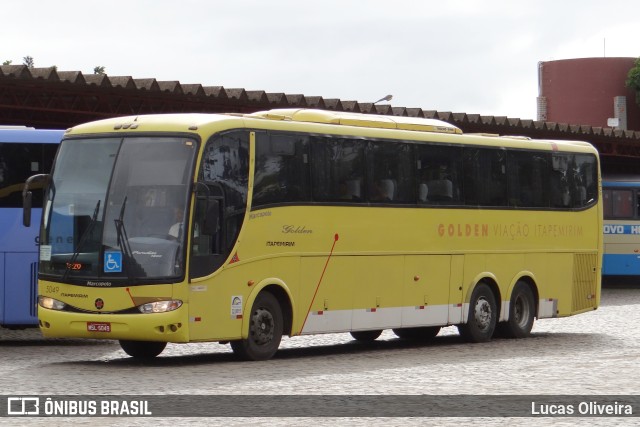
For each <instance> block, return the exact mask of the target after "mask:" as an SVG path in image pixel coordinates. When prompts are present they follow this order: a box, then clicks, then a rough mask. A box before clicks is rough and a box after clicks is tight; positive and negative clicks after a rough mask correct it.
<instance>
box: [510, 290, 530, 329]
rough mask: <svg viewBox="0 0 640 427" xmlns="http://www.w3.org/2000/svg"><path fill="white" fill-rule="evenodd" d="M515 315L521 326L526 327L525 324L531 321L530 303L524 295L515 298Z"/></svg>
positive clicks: (517, 322) (516, 321)
mask: <svg viewBox="0 0 640 427" xmlns="http://www.w3.org/2000/svg"><path fill="white" fill-rule="evenodd" d="M513 309H514V310H513V311H514V313H513V317H514V320H515V323H516V324H517V325H518V326H519V327H520V328H524V327H525V326H527V323H528V322H529V315H530V312H529V310H530V307H529V304H527V301H526V300H525V299H524V298H523V297H522V296H518V297H517V298H516V300H515V305H514V307H513Z"/></svg>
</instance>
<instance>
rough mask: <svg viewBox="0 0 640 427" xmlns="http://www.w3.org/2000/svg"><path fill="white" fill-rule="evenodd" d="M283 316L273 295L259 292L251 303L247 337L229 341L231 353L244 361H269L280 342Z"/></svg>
mask: <svg viewBox="0 0 640 427" xmlns="http://www.w3.org/2000/svg"><path fill="white" fill-rule="evenodd" d="M283 324H284V322H283V316H282V309H281V308H280V303H279V302H278V300H277V299H276V297H275V296H273V294H271V293H269V292H261V293H260V294H259V295H258V297H257V298H256V300H255V302H254V303H253V307H252V308H251V315H250V317H249V337H248V338H247V339H242V340H236V341H231V348H232V349H233V352H234V353H235V354H236V355H237V356H238V357H240V358H241V359H244V360H267V359H271V357H273V355H274V354H276V351H278V347H279V346H280V340H282V331H283Z"/></svg>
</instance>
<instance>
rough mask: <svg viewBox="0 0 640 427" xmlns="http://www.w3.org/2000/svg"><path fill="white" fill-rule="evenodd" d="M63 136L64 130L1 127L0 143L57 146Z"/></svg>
mask: <svg viewBox="0 0 640 427" xmlns="http://www.w3.org/2000/svg"><path fill="white" fill-rule="evenodd" d="M63 135H64V131H63V130H49V129H47V130H44V129H33V128H26V127H25V128H14V127H11V128H2V127H0V143H12V142H13V143H35V144H38V143H40V144H43V143H44V144H57V143H59V142H60V140H61V139H62V136H63Z"/></svg>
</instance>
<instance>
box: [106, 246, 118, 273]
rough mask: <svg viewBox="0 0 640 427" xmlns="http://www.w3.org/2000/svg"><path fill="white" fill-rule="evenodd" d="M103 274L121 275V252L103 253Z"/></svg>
mask: <svg viewBox="0 0 640 427" xmlns="http://www.w3.org/2000/svg"><path fill="white" fill-rule="evenodd" d="M104 272H105V273H122V252H120V251H105V253H104Z"/></svg>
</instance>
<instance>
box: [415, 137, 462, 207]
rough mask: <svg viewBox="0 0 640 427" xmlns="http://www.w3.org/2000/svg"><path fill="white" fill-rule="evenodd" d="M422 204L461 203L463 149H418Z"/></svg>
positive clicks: (419, 185)
mask: <svg viewBox="0 0 640 427" xmlns="http://www.w3.org/2000/svg"><path fill="white" fill-rule="evenodd" d="M416 158H417V170H418V179H417V180H416V183H417V192H418V203H420V204H446V205H449V204H454V205H455V204H460V201H461V198H462V189H461V181H460V179H461V177H462V149H461V148H460V147H451V146H444V145H443V146H440V145H417V146H416Z"/></svg>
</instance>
